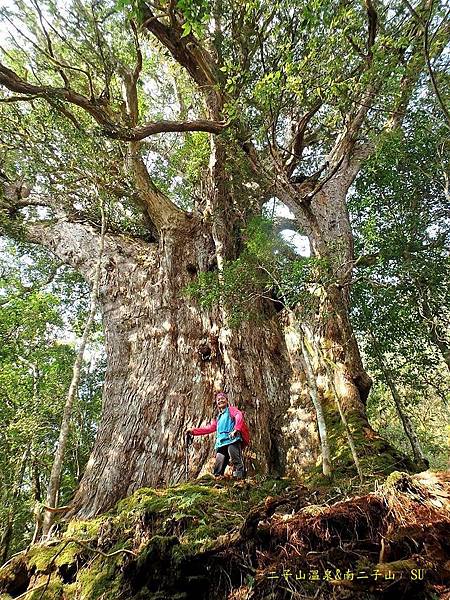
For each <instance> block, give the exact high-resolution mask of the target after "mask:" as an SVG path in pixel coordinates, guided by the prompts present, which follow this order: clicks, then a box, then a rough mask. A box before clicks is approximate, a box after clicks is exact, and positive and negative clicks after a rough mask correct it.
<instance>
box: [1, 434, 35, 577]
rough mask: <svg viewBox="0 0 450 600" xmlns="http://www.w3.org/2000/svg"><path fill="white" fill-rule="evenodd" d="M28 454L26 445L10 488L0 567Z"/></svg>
mask: <svg viewBox="0 0 450 600" xmlns="http://www.w3.org/2000/svg"><path fill="white" fill-rule="evenodd" d="M29 453H30V446H29V445H28V446H27V448H26V449H25V451H24V453H23V455H22V458H21V460H20V462H19V464H18V468H17V471H16V475H15V477H14V482H13V486H12V493H11V497H10V508H9V510H8V513H7V516H6V523H5V524H4V528H3V532H2V535H1V538H0V566H1V565H3V564H4V563H5V562H6V560H7V558H8V554H9V549H10V545H11V540H12V537H13V533H14V516H15V511H16V508H17V501H18V499H19V495H20V490H21V487H22V483H23V478H24V475H25V468H26V465H27V460H28V456H29Z"/></svg>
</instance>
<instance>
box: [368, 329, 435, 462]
mask: <svg viewBox="0 0 450 600" xmlns="http://www.w3.org/2000/svg"><path fill="white" fill-rule="evenodd" d="M370 337H371V338H372V342H373V344H374V347H375V352H376V356H377V362H378V364H379V366H380V369H381V372H382V373H383V377H384V379H385V381H386V383H387V385H388V388H389V389H390V391H391V395H392V399H393V400H394V404H395V408H396V409H397V413H398V416H399V417H400V421H401V422H402V425H403V429H404V431H405V434H406V437H407V438H408V440H409V443H410V444H411V448H412V451H413V456H414V462H415V463H416V465H417V467H418V468H420V469H427V468H428V467H429V462H428V459H427V457H426V456H425V454H424V452H423V450H422V446H421V444H420V441H419V438H418V437H417V433H416V430H415V429H414V424H413V422H412V420H411V419H410V417H409V415H408V414H407V413H406V412H405V411H404V409H403V402H402V399H401V396H400V393H399V391H398V389H397V386H396V384H395V381H394V380H393V379H392V377H391V374H390V372H389V369H388V368H387V367H386V365H385V362H384V359H383V354H382V352H381V349H380V347H379V345H378V343H377V340H376V339H375V336H374V335H373V333H370Z"/></svg>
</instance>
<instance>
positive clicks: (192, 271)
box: [186, 263, 198, 275]
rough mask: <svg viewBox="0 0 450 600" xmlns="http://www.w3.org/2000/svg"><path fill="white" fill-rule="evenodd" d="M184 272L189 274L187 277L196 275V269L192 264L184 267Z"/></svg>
mask: <svg viewBox="0 0 450 600" xmlns="http://www.w3.org/2000/svg"><path fill="white" fill-rule="evenodd" d="M186 271H187V272H188V273H189V275H197V272H198V269H197V267H196V266H195V265H193V264H192V263H188V264H187V265H186Z"/></svg>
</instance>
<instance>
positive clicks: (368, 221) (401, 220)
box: [350, 110, 450, 466]
mask: <svg viewBox="0 0 450 600" xmlns="http://www.w3.org/2000/svg"><path fill="white" fill-rule="evenodd" d="M447 145H448V141H447V131H446V130H445V128H442V126H441V125H440V123H439V120H438V119H437V118H436V117H435V115H434V114H433V112H432V111H427V112H425V111H424V110H418V111H416V113H415V114H414V115H413V116H412V117H411V118H410V119H409V120H408V121H407V122H406V124H405V128H404V133H403V134H400V133H398V134H395V135H390V136H388V137H387V138H386V139H385V140H384V143H383V144H382V145H381V146H380V148H379V149H378V152H377V154H376V155H375V156H374V157H373V158H372V159H371V160H370V161H369V162H368V164H367V165H366V168H365V170H364V172H363V173H362V175H361V176H360V178H359V179H358V181H357V184H356V190H355V194H354V195H353V196H352V198H351V203H350V209H351V212H352V216H353V224H354V229H355V233H356V236H355V243H356V251H357V253H358V254H360V255H365V256H368V257H369V259H370V260H369V266H365V267H362V268H361V269H359V270H358V274H357V277H356V282H355V285H354V286H353V290H352V302H353V321H354V323H355V325H356V327H357V331H358V334H359V337H360V340H361V344H362V347H363V349H364V354H365V357H366V361H367V365H368V367H369V369H370V371H371V373H372V375H373V376H374V377H375V379H376V380H377V381H385V373H388V375H389V377H390V379H392V380H393V381H394V384H395V385H396V386H397V387H398V388H399V390H400V394H401V396H402V399H403V402H404V404H405V410H406V411H407V412H409V413H410V414H411V416H412V418H413V421H414V422H415V425H416V428H417V429H418V432H419V437H421V441H422V444H423V446H424V448H426V449H427V452H428V453H429V456H430V458H431V461H432V464H433V462H434V464H436V465H439V466H442V465H443V458H442V457H443V453H445V452H446V450H445V449H444V448H443V444H444V440H445V436H446V432H445V430H444V427H445V425H444V423H445V422H446V421H447V420H448V400H449V393H450V379H449V371H448V365H449V355H448V352H449V347H450V340H449V337H448V320H449V312H448V306H449V304H450V296H449V286H448V268H449V254H448V246H449V226H448V217H447V208H446V206H447V203H448V198H447V196H446V193H445V185H446V183H445V176H446V172H448V153H446V151H445V149H446V147H447ZM445 361H447V362H445ZM385 384H386V382H385ZM431 407H432V408H431ZM369 409H370V413H371V415H372V417H373V420H374V423H375V424H377V425H382V426H383V429H385V430H386V432H387V433H388V434H389V439H393V440H394V441H395V442H396V443H397V445H398V447H401V448H405V442H404V437H403V435H402V432H401V426H400V424H399V421H398V417H396V416H395V411H394V410H393V405H392V400H391V399H390V394H389V393H388V391H387V389H386V388H385V387H384V386H383V385H381V386H377V387H376V388H375V391H374V392H373V394H372V398H371V401H370V404H369ZM430 411H431V412H430ZM382 415H383V417H382ZM431 432H432V433H431Z"/></svg>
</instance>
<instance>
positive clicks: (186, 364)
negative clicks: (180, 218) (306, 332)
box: [71, 220, 290, 517]
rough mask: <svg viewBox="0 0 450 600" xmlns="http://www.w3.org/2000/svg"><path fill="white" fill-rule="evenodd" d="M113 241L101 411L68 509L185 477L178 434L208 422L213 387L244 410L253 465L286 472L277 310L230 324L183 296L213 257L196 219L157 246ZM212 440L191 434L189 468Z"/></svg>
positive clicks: (96, 505) (87, 510)
mask: <svg viewBox="0 0 450 600" xmlns="http://www.w3.org/2000/svg"><path fill="white" fill-rule="evenodd" d="M120 244H121V247H122V250H121V251H120V252H118V251H116V252H114V254H109V255H108V244H106V249H105V270H104V276H103V280H102V282H101V286H100V298H99V302H100V304H101V310H102V315H103V323H104V331H105V341H106V353H107V359H108V363H107V372H106V380H105V385H104V392H103V410H102V418H101V423H100V426H99V431H98V436H97V440H96V442H95V446H94V448H93V451H92V454H91V457H90V460H89V462H88V465H87V468H86V472H85V475H84V477H83V479H82V482H81V484H80V487H79V489H78V491H77V493H76V496H75V499H74V503H73V509H72V513H71V514H76V515H77V516H79V517H88V516H92V515H94V514H96V513H98V512H101V511H103V510H105V509H108V508H110V507H111V505H112V504H113V503H114V502H115V501H117V500H118V499H120V498H122V497H124V496H126V495H128V494H130V493H132V492H133V491H134V490H136V489H137V488H139V487H142V486H161V485H165V484H168V483H173V482H177V481H180V480H181V479H182V476H183V449H184V448H183V442H184V439H183V437H184V436H183V433H184V431H185V429H186V428H190V427H193V426H197V425H199V424H200V423H205V422H206V421H208V420H210V419H211V417H212V416H213V390H214V389H215V388H217V387H219V386H220V387H224V388H225V389H226V390H228V392H229V395H230V400H231V402H232V403H233V404H237V405H238V406H239V407H240V408H242V409H243V410H244V411H245V412H246V416H247V419H248V421H249V425H250V429H251V430H252V433H253V441H252V452H253V457H252V460H251V464H250V465H249V467H250V469H255V470H257V471H259V472H262V473H269V472H270V473H272V474H281V473H282V472H283V471H284V469H285V458H284V452H283V447H284V445H283V441H282V439H281V438H282V434H281V424H282V423H281V421H282V418H283V416H284V415H285V413H286V410H287V404H288V396H289V374H290V368H289V364H288V361H287V357H286V352H285V346H284V338H283V336H282V332H281V330H280V328H279V326H278V323H277V321H276V317H275V313H273V314H272V315H270V314H268V317H267V319H266V320H265V322H264V323H263V324H258V325H255V324H251V323H247V324H244V325H243V326H242V327H241V328H240V330H239V331H235V330H233V331H230V330H229V329H228V328H226V327H224V326H223V322H222V320H221V316H220V311H219V310H212V311H205V310H204V309H201V308H200V307H198V306H196V304H195V302H194V301H191V300H189V299H188V298H187V297H186V296H185V295H184V291H183V290H184V288H185V286H186V285H187V284H188V283H189V282H190V281H191V280H192V278H193V277H195V275H196V273H197V272H200V271H206V270H208V269H210V268H212V267H214V268H215V264H216V263H215V247H214V243H213V239H212V236H211V234H210V232H209V231H208V228H207V227H206V226H204V225H202V224H201V223H200V222H194V220H192V223H191V225H190V227H187V228H186V229H185V230H184V231H179V230H170V229H166V230H161V235H160V241H159V245H156V244H146V243H143V242H131V241H130V242H125V239H124V238H122V239H121V241H120ZM110 247H111V243H110ZM224 332H226V335H225V334H224ZM211 441H212V440H208V439H205V438H203V439H202V440H199V441H198V442H196V444H195V446H194V448H195V451H194V452H193V455H191V460H190V474H191V476H195V475H197V474H198V473H200V471H201V470H202V467H203V465H204V463H205V461H206V460H207V458H208V456H209V455H210V452H211Z"/></svg>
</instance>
